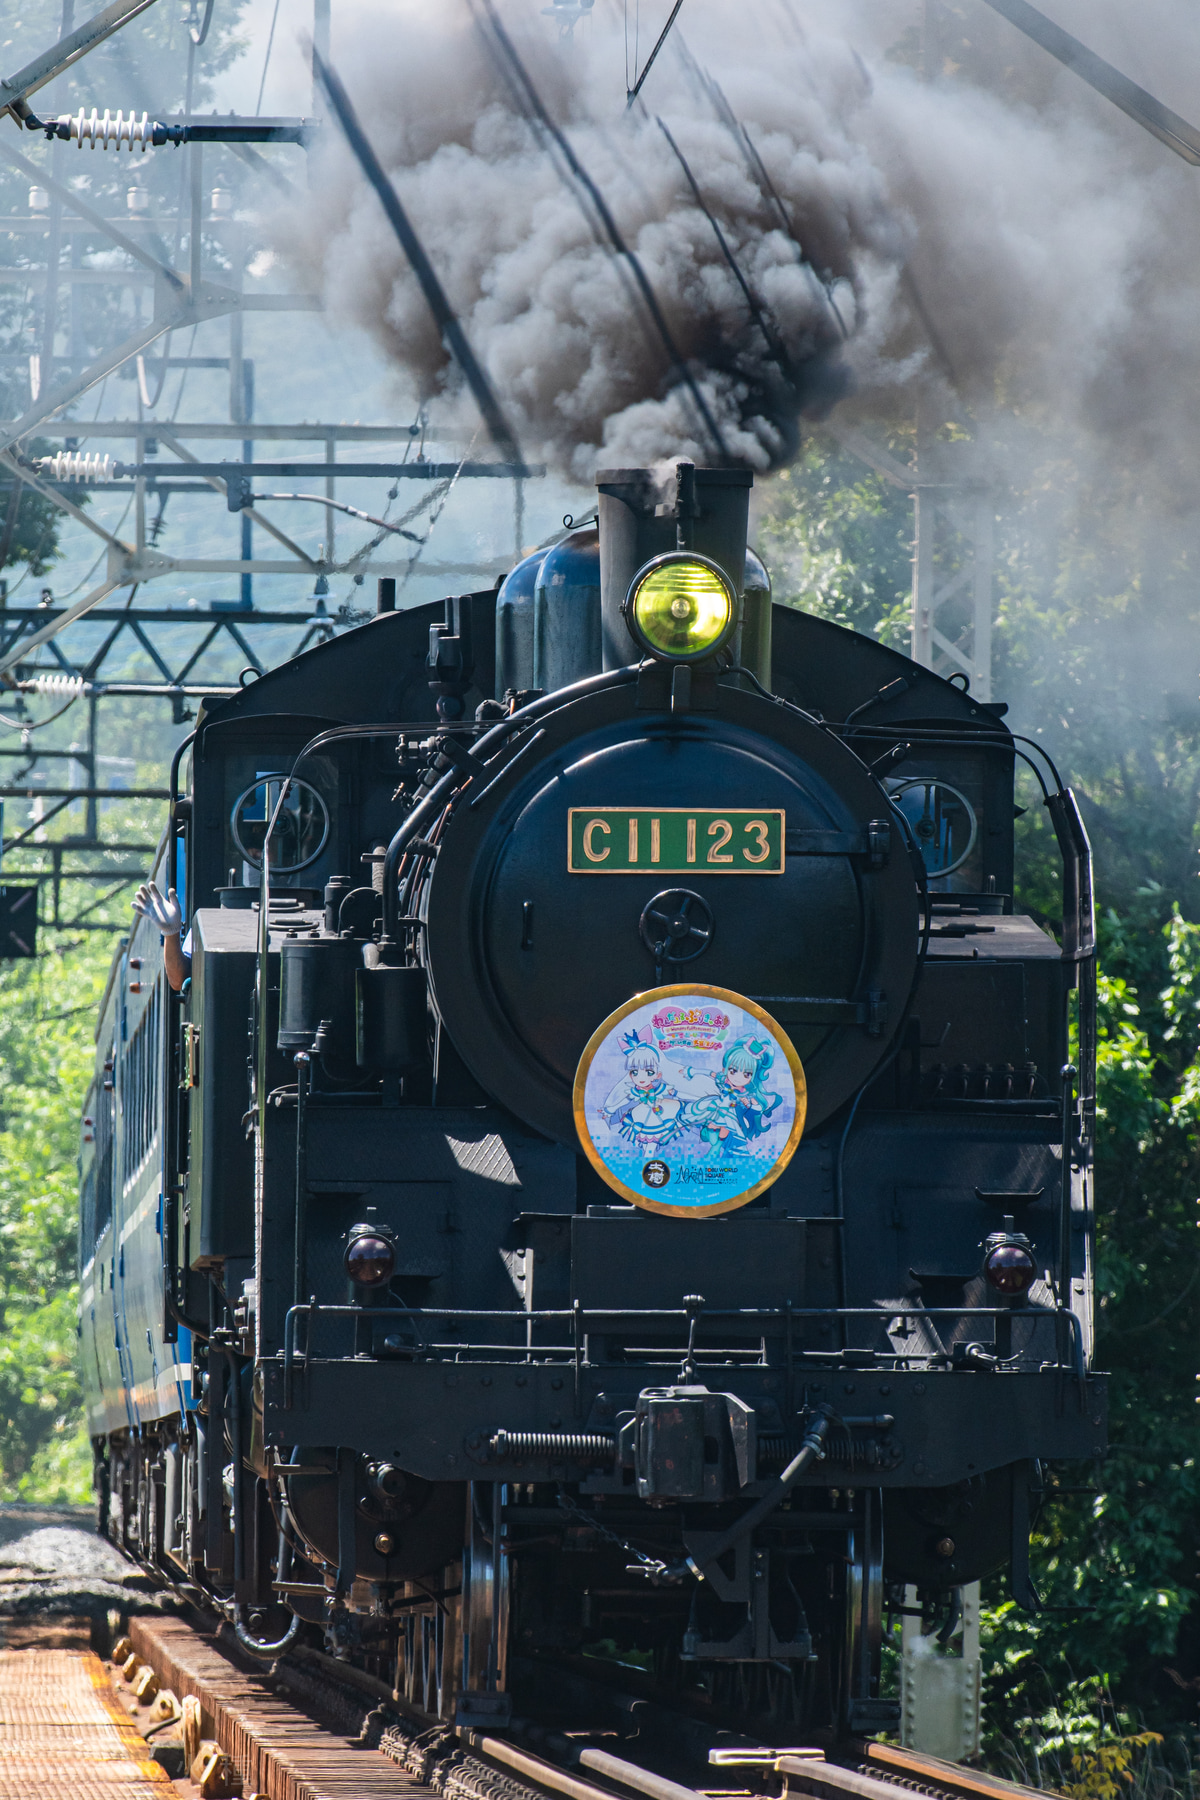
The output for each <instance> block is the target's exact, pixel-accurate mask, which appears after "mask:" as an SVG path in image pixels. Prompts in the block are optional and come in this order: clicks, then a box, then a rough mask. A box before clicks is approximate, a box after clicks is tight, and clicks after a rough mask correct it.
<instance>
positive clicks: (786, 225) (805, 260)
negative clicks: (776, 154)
mask: <svg viewBox="0 0 1200 1800" xmlns="http://www.w3.org/2000/svg"><path fill="white" fill-rule="evenodd" d="M679 52H680V55H681V56H682V57H683V60H684V66H685V67H687V68H688V69H690V71H691V73H692V74H693V77H694V79H695V80H696V81H697V82H698V83H699V85H700V87H701V89H702V91H703V92H704V93H705V94H706V95H707V98H708V101H709V104H710V105H711V107H712V109H713V111H714V113H715V114H716V116H717V118H718V119H719V120H720V122H721V124H722V125H724V126H725V129H726V130H727V131H728V132H729V134H730V136H731V137H732V138H733V141H734V143H735V144H736V145H737V147H738V150H739V151H740V153H741V156H742V159H743V161H744V162H745V163H746V166H747V168H748V169H749V171H750V174H751V176H752V178H753V180H754V181H755V182H756V184H757V185H758V187H759V189H760V191H761V193H762V195H763V198H764V199H765V200H766V202H767V204H768V207H769V209H770V210H771V211H772V212H774V214H775V216H776V218H777V219H778V221H779V225H780V228H781V230H782V231H783V234H784V236H785V237H786V238H787V240H788V241H789V243H791V244H792V245H793V246H794V247H795V251H796V260H797V262H798V263H799V264H800V267H801V268H802V269H804V271H805V272H806V274H807V275H808V277H809V279H810V281H812V283H813V284H814V286H815V288H816V290H817V293H818V295H819V297H820V298H821V299H822V300H823V301H824V302H825V304H826V305H827V306H828V308H829V310H830V312H831V313H832V314H833V318H834V323H835V324H836V325H837V328H838V331H839V333H840V335H841V336H842V337H843V338H847V337H849V335H850V334H849V332H848V330H847V328H846V321H845V320H844V319H843V318H842V315H841V311H840V309H839V307H838V304H837V301H836V300H835V299H834V297H833V288H832V284H831V283H830V282H829V281H827V280H824V279H823V278H822V277H821V276H820V275H819V274H818V272H817V270H816V269H815V268H814V267H813V262H812V258H811V257H810V256H808V255H807V254H806V252H805V249H804V245H803V243H802V242H801V239H800V235H799V233H798V232H797V230H796V226H795V221H794V220H793V219H792V216H791V214H790V213H789V211H788V209H787V207H786V205H785V204H784V201H783V197H782V195H781V194H780V192H779V189H778V188H777V187H776V186H775V183H774V182H773V181H772V179H771V175H770V171H769V170H768V168H767V165H766V164H765V163H764V161H763V159H762V156H761V154H760V152H759V149H758V146H757V144H756V143H755V142H754V139H753V138H752V137H751V136H750V133H749V131H748V130H747V128H746V126H745V125H744V124H743V123H742V121H741V120H740V119H739V118H738V116H737V114H736V113H735V112H734V110H733V108H732V106H731V105H730V104H729V100H728V97H727V96H726V93H725V90H724V89H723V88H722V86H721V84H720V82H719V81H717V80H716V79H715V78H714V77H713V76H712V75H710V74H709V72H708V70H707V69H702V68H701V67H700V65H699V64H698V63H697V62H696V60H695V58H694V57H693V56H692V54H691V52H690V51H689V49H688V47H687V45H686V43H685V42H684V40H683V39H682V37H681V38H680V39H679Z"/></svg>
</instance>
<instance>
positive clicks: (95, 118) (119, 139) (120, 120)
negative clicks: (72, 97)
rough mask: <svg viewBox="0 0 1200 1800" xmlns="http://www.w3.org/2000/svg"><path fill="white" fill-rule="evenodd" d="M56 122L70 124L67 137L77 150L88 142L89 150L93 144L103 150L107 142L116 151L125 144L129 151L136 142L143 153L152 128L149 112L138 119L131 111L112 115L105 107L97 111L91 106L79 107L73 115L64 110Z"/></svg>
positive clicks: (93, 147)
mask: <svg viewBox="0 0 1200 1800" xmlns="http://www.w3.org/2000/svg"><path fill="white" fill-rule="evenodd" d="M56 123H57V124H59V125H68V126H69V127H70V131H71V136H72V137H73V138H74V139H75V141H76V143H77V144H78V145H79V148H80V149H81V150H82V149H83V146H84V144H85V143H89V144H90V145H91V146H92V149H93V150H94V149H95V148H96V146H97V145H99V147H100V148H101V150H107V149H108V146H109V145H110V144H113V145H115V146H116V148H117V149H118V150H119V149H120V148H121V145H122V144H128V145H129V148H130V149H131V150H132V149H133V146H134V145H135V144H139V145H140V146H141V148H142V150H143V152H144V151H145V149H146V147H147V145H148V144H149V142H150V135H151V133H152V131H153V130H154V124H153V121H152V120H151V118H150V116H149V114H147V113H143V114H142V116H141V118H140V119H139V118H138V116H137V114H136V113H132V112H131V113H129V114H128V115H126V114H125V113H123V112H119V113H117V114H116V115H115V116H114V115H113V114H112V113H111V112H110V111H109V109H108V107H107V106H106V107H105V109H104V112H103V114H100V113H98V112H97V111H96V108H95V107H94V106H93V108H92V110H91V112H90V113H85V112H84V110H83V108H82V106H81V107H80V109H79V111H78V112H77V113H76V114H75V116H74V117H73V118H72V117H71V115H70V114H69V113H64V114H62V115H61V117H60V118H59V119H57V120H56Z"/></svg>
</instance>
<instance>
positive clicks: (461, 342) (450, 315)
mask: <svg viewBox="0 0 1200 1800" xmlns="http://www.w3.org/2000/svg"><path fill="white" fill-rule="evenodd" d="M313 72H314V74H315V75H316V77H317V79H318V81H319V82H320V84H321V87H322V88H323V89H324V92H325V95H326V97H327V99H328V101H329V104H330V107H331V108H332V110H333V112H334V114H335V116H336V118H337V121H338V124H339V125H340V126H341V128H342V132H343V134H344V136H345V138H346V142H347V143H348V144H349V146H350V148H351V150H352V151H353V152H354V155H355V157H356V159H357V161H358V165H359V167H360V168H361V170H362V172H363V174H364V175H365V176H366V178H367V180H368V181H369V182H370V184H371V186H372V187H373V188H374V190H375V193H376V195H377V196H378V198H379V201H380V204H381V205H382V207H383V210H384V212H385V213H386V215H387V219H388V223H389V224H390V225H391V227H392V230H393V231H394V232H395V233H396V236H397V238H398V239H399V240H400V245H401V248H402V249H403V251H404V254H405V256H406V257H407V258H408V262H409V265H410V267H411V268H412V271H413V274H414V275H415V276H416V278H417V281H418V283H419V285H420V288H421V291H422V293H423V294H424V296H425V301H426V304H427V306H428V307H429V310H430V312H432V314H433V316H434V318H435V319H436V321H437V325H438V329H439V331H440V332H441V334H442V341H443V342H444V344H445V345H446V348H447V350H448V351H449V352H450V354H451V356H453V358H454V360H455V362H457V364H458V366H459V368H460V369H461V370H462V372H463V375H464V376H465V378H466V382H467V385H468V387H469V388H470V389H471V392H472V394H473V395H474V397H475V404H476V405H477V406H478V408H479V410H480V412H481V413H482V414H483V419H484V423H485V424H486V425H487V428H488V432H489V434H490V436H491V439H492V442H493V443H494V444H495V446H496V448H497V450H498V451H499V452H500V454H501V456H502V457H503V458H504V459H505V460H506V461H507V462H511V463H517V464H521V463H523V462H524V458H523V456H522V454H521V447H520V444H519V443H518V441H517V436H516V433H515V432H514V430H513V428H512V426H511V425H510V424H509V422H508V419H507V418H506V417H505V414H504V411H503V408H502V407H501V405H500V402H499V400H498V399H497V398H496V394H495V392H494V390H493V388H492V384H491V382H490V381H489V380H488V377H487V375H486V374H485V373H484V370H483V366H482V364H481V363H480V362H479V359H478V357H477V356H476V355H475V352H474V350H473V349H472V348H471V345H470V343H469V342H468V339H467V335H466V333H465V331H464V330H463V328H462V325H461V324H460V322H459V319H458V316H457V314H456V313H455V311H454V309H453V307H452V306H451V305H450V302H449V300H448V298H447V296H446V290H445V289H444V288H443V286H442V284H441V281H440V280H439V279H438V276H437V273H436V271H435V270H434V267H433V264H432V263H431V262H430V260H429V257H428V255H427V254H426V251H425V247H424V245H423V244H422V243H421V240H420V238H419V237H418V236H417V234H416V231H415V230H414V229H413V225H412V221H411V220H410V219H409V216H408V214H407V213H406V212H405V210H404V207H403V205H402V204H401V201H400V196H399V195H398V194H397V192H396V189H395V186H394V184H393V183H392V182H391V181H389V180H388V177H387V174H386V172H385V170H384V167H383V164H382V163H381V162H380V161H379V158H378V157H377V156H376V154H375V151H374V149H373V148H372V147H371V144H370V142H369V140H368V138H367V135H366V133H365V131H364V130H363V128H362V125H361V124H360V122H359V118H358V114H357V113H356V112H355V110H354V107H353V105H352V104H351V101H350V96H349V95H348V94H347V92H346V90H345V88H344V87H343V86H342V83H341V81H340V79H339V77H338V76H337V74H336V73H335V72H334V70H333V69H332V67H331V66H330V65H329V64H328V63H326V62H325V60H324V59H323V57H322V56H321V55H320V52H319V51H317V50H316V49H315V48H314V50H313Z"/></svg>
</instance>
